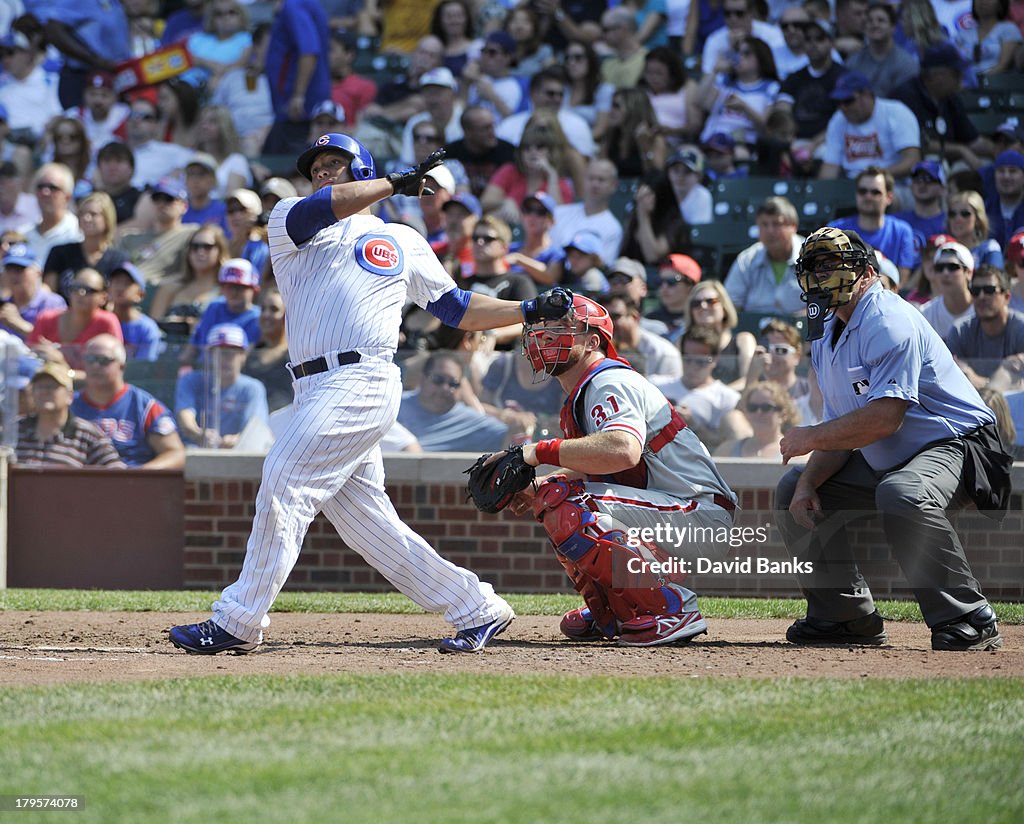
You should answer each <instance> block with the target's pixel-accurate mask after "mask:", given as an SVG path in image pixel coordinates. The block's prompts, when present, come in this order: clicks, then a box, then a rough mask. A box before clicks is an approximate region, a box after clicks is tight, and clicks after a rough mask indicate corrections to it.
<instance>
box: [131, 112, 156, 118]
mask: <svg viewBox="0 0 1024 824" xmlns="http://www.w3.org/2000/svg"><path fill="white" fill-rule="evenodd" d="M128 119H129V120H156V115H155V114H153V113H152V112H132V113H131V114H130V115H128Z"/></svg>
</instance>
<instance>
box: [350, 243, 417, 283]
mask: <svg viewBox="0 0 1024 824" xmlns="http://www.w3.org/2000/svg"><path fill="white" fill-rule="evenodd" d="M356 262H357V263H358V264H359V265H360V266H361V267H362V268H363V269H365V270H366V271H367V272H373V274H375V275H385V276H392V275H397V274H400V273H401V272H402V270H403V269H404V268H405V257H404V256H403V255H402V250H401V249H400V248H399V247H398V244H397V243H395V241H394V240H393V239H392V238H390V237H387V236H385V235H364V236H363V237H361V238H359V242H358V243H356Z"/></svg>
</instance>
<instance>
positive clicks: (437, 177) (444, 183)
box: [426, 163, 455, 195]
mask: <svg viewBox="0 0 1024 824" xmlns="http://www.w3.org/2000/svg"><path fill="white" fill-rule="evenodd" d="M426 176H427V177H429V178H431V179H432V180H433V181H434V182H435V183H436V184H437V185H438V186H440V187H441V188H442V189H444V190H445V191H446V192H448V194H450V195H453V194H455V176H454V175H453V174H452V173H451V170H450V169H449V168H448V167H447V166H445V165H444V164H443V163H442V164H441V165H440V166H435V167H434V168H433V169H431V170H430V171H429V172H427V174H426ZM434 191H437V189H435V190H434Z"/></svg>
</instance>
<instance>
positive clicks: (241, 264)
mask: <svg viewBox="0 0 1024 824" xmlns="http://www.w3.org/2000/svg"><path fill="white" fill-rule="evenodd" d="M217 280H218V281H220V282H221V283H237V284H238V285H239V286H249V287H251V288H253V289H259V288H260V278H259V275H258V274H257V273H256V270H255V269H253V268H252V264H251V263H249V261H247V260H246V259H245V258H231V260H229V261H227V262H226V263H225V264H224V265H223V266H221V267H220V272H219V273H218V275H217Z"/></svg>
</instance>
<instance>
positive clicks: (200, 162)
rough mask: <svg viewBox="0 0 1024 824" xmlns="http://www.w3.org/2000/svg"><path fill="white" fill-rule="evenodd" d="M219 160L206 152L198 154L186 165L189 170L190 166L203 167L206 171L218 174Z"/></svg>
mask: <svg viewBox="0 0 1024 824" xmlns="http://www.w3.org/2000/svg"><path fill="white" fill-rule="evenodd" d="M218 165H219V164H218V163H217V159H216V158H215V157H214V156H213V155H212V154H207V153H206V152H196V153H195V154H194V155H192V157H190V158H189V159H188V163H186V164H185V168H186V169H187V168H188V167H189V166H202V167H203V168H204V169H206V171H208V172H210V173H212V174H217V166H218Z"/></svg>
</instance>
